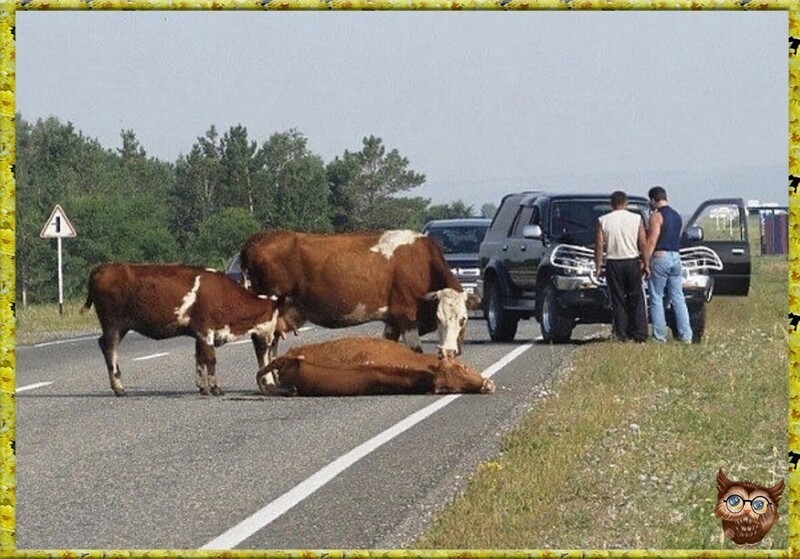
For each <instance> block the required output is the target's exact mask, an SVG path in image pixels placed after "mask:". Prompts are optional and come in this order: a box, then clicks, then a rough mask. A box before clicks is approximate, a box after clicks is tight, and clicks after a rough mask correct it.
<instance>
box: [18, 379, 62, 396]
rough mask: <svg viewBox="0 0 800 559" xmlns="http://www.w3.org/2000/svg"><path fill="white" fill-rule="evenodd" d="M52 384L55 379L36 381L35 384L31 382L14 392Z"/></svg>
mask: <svg viewBox="0 0 800 559" xmlns="http://www.w3.org/2000/svg"><path fill="white" fill-rule="evenodd" d="M51 384H53V381H50V382H36V383H34V384H29V385H27V386H20V387H19V388H17V389H16V390H15V391H14V392H15V393H20V392H26V391H28V390H33V389H34V388H41V387H42V386H49V385H51Z"/></svg>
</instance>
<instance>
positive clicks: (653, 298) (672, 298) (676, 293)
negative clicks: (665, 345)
mask: <svg viewBox="0 0 800 559" xmlns="http://www.w3.org/2000/svg"><path fill="white" fill-rule="evenodd" d="M647 289H648V291H649V293H648V295H649V301H648V308H649V310H650V321H651V322H652V324H653V338H655V340H656V341H659V342H665V341H667V319H666V316H665V314H664V292H665V290H666V296H667V298H668V299H669V302H670V304H671V305H672V309H673V311H675V325H676V327H677V330H678V339H679V340H680V341H682V342H686V343H689V342H691V341H692V327H691V325H690V324H689V309H688V308H687V307H686V299H684V297H683V277H682V276H681V257H680V255H679V254H678V253H677V252H668V253H666V255H663V256H656V255H653V257H652V258H651V259H650V277H649V278H648V280H647Z"/></svg>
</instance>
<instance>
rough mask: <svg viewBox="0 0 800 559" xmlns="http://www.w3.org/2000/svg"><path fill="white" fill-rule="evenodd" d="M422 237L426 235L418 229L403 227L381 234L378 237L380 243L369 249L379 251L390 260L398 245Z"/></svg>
mask: <svg viewBox="0 0 800 559" xmlns="http://www.w3.org/2000/svg"><path fill="white" fill-rule="evenodd" d="M420 237H424V235H423V234H422V233H417V232H416V231H408V230H403V229H398V230H393V231H386V232H384V233H383V235H381V237H380V239H378V243H377V244H376V245H375V246H373V247H371V248H370V249H369V250H370V251H372V252H379V253H381V254H383V255H384V256H385V257H386V260H389V259H390V258H391V257H392V255H393V254H394V251H395V250H397V247H400V246H403V245H410V244H412V243H414V241H416V240H417V239H419V238H420Z"/></svg>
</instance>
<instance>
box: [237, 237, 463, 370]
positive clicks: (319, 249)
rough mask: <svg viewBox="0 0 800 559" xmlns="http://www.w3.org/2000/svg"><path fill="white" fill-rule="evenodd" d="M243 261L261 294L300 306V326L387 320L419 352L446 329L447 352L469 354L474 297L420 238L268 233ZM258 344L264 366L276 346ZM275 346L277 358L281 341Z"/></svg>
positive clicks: (442, 340) (296, 310)
mask: <svg viewBox="0 0 800 559" xmlns="http://www.w3.org/2000/svg"><path fill="white" fill-rule="evenodd" d="M241 264H242V271H243V272H244V274H245V275H246V277H247V279H248V281H249V284H250V288H251V289H252V290H253V291H255V292H256V293H260V294H264V295H279V296H286V297H287V298H289V299H290V300H291V301H292V305H293V312H289V313H287V320H292V321H293V322H294V324H293V326H294V327H295V329H296V328H297V327H299V326H300V325H301V324H302V323H303V322H305V321H306V320H308V321H311V322H313V323H314V324H318V325H320V326H323V327H325V328H342V327H347V326H354V325H356V324H363V323H365V322H370V321H375V320H381V321H383V322H384V323H385V324H386V326H385V328H384V333H383V335H384V337H385V338H387V339H391V340H400V339H401V338H402V340H403V341H404V342H405V344H406V345H408V346H409V347H410V348H412V349H414V350H415V351H419V352H421V351H422V346H421V344H420V340H419V336H420V335H422V334H427V333H428V332H432V331H434V330H438V335H439V353H440V355H443V356H444V355H449V356H454V355H457V354H459V353H460V352H461V347H460V346H461V341H462V339H463V337H464V332H465V329H466V322H467V303H468V298H467V294H466V293H465V292H464V291H463V289H462V288H461V284H460V283H459V282H458V280H457V279H456V278H455V276H454V275H453V273H452V272H451V271H450V267H449V266H448V265H447V261H446V260H445V259H444V255H443V254H442V251H441V249H440V248H439V246H438V245H437V244H436V243H435V242H434V241H433V240H432V239H429V238H428V237H426V236H424V235H422V234H420V233H415V232H413V231H402V230H397V231H376V232H360V233H345V234H335V235H333V234H332V235H320V234H313V233H298V232H293V231H283V230H278V231H268V232H264V233H259V234H256V235H254V236H252V237H251V238H250V239H248V241H247V242H246V243H245V245H244V247H243V248H242V251H241ZM470 302H471V300H470ZM290 317H291V318H290ZM255 346H256V347H255V349H256V356H257V358H258V364H259V367H263V366H264V365H265V364H266V362H265V359H264V356H265V354H266V352H267V349H268V348H266V347H263V346H261V347H259V345H258V344H257V343H256V344H255ZM269 349H270V357H274V356H275V355H276V354H277V340H276V343H275V345H273V346H272V347H271V348H269Z"/></svg>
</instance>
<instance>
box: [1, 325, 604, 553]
mask: <svg viewBox="0 0 800 559" xmlns="http://www.w3.org/2000/svg"><path fill="white" fill-rule="evenodd" d="M380 332H382V325H380V324H377V323H373V324H368V325H364V326H360V327H356V328H349V329H346V330H326V329H322V328H317V327H312V328H310V329H308V330H305V331H303V332H301V334H300V336H298V337H292V338H291V339H290V340H288V341H287V342H285V343H284V344H283V345H282V346H281V351H283V350H285V348H286V347H288V346H290V345H295V344H300V343H313V342H317V341H322V340H326V339H331V338H335V337H341V336H353V335H375V336H378V335H380ZM596 332H597V329H591V328H588V327H586V328H578V329H576V332H575V336H576V337H581V336H583V337H587V338H591V337H592V336H596V335H597V334H596ZM538 334H539V333H538V329H537V327H536V326H535V323H532V322H528V321H524V322H522V323H521V324H520V332H519V333H518V335H517V338H518V340H519V341H517V342H515V343H509V344H499V343H491V342H490V341H489V339H488V334H487V332H486V325H485V323H484V321H483V320H480V319H473V320H471V321H470V323H469V331H468V334H467V343H466V345H465V348H464V355H463V356H462V358H463V359H464V360H465V361H466V362H468V363H469V364H471V365H472V366H473V367H475V368H476V369H478V370H479V371H483V373H484V375H485V376H489V375H491V376H492V378H493V379H494V381H495V382H496V384H497V390H496V392H495V393H494V394H490V395H477V394H474V395H473V394H470V395H457V396H452V395H451V396H368V397H351V398H279V397H265V396H262V395H261V394H260V393H258V391H257V388H256V385H255V372H256V363H255V356H254V353H253V349H252V346H251V345H250V343H249V341H247V342H238V343H234V344H228V345H226V346H224V347H222V348H219V349H218V350H217V361H218V371H219V382H220V386H221V387H222V389H223V390H224V391H225V395H224V396H222V397H213V396H201V395H200V394H199V393H198V392H197V389H196V388H195V386H194V356H193V353H194V344H193V342H192V340H191V339H190V338H176V339H172V340H164V341H160V342H156V341H153V340H149V339H146V338H144V337H141V336H139V335H137V334H133V333H132V334H129V335H128V336H127V337H126V338H125V340H124V341H123V342H122V344H121V348H120V367H121V369H122V374H123V383H124V385H125V388H126V390H127V391H128V395H127V396H126V397H124V398H116V397H114V396H113V394H112V392H111V389H110V387H109V384H108V377H107V375H106V372H105V366H104V362H103V358H102V355H101V353H100V350H99V348H98V346H97V342H96V336H87V337H82V338H77V339H72V340H59V341H57V342H55V343H53V342H51V343H46V344H38V345H30V346H19V347H18V348H17V372H16V379H17V441H16V450H17V469H16V480H17V511H16V514H17V517H16V522H17V528H16V535H17V548H18V549H198V548H205V549H354V548H367V549H379V548H384V549H386V548H401V547H405V546H408V545H409V544H410V543H411V542H413V540H414V539H415V538H416V537H417V536H418V535H419V534H421V533H422V531H423V530H424V529H425V527H426V526H427V524H428V523H429V522H430V520H431V518H432V515H434V514H435V513H436V511H438V510H440V509H441V507H442V506H443V505H444V504H445V503H446V502H447V501H448V500H449V499H451V498H452V497H453V495H454V494H455V493H456V491H457V490H458V489H459V488H460V487H462V485H463V482H464V481H465V480H466V479H467V478H468V476H469V475H470V473H471V472H473V471H474V470H475V468H476V466H477V465H478V463H479V462H480V461H482V460H487V459H490V458H491V457H492V456H493V455H495V454H496V452H497V450H498V443H499V441H500V436H501V434H502V433H503V432H504V431H506V430H507V429H508V428H509V427H510V426H512V425H513V424H514V423H515V422H516V421H518V420H519V418H520V417H521V415H522V414H523V413H525V412H527V411H528V410H530V409H532V408H534V407H535V405H536V400H537V397H538V395H540V394H541V392H542V391H543V390H544V389H546V388H548V387H550V384H551V382H552V380H553V379H554V378H555V376H556V375H557V373H558V371H559V370H561V369H563V367H564V366H565V365H566V363H567V361H568V359H569V355H570V353H571V352H572V351H573V350H574V349H575V347H576V345H564V346H549V345H543V344H540V343H537V342H536V340H535V338H536V337H537V336H538ZM423 347H424V349H425V351H426V352H431V353H432V352H434V351H435V339H434V337H433V336H430V335H429V336H426V337H425V338H423Z"/></svg>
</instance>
